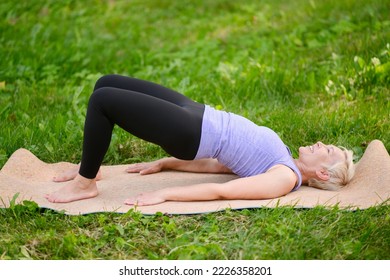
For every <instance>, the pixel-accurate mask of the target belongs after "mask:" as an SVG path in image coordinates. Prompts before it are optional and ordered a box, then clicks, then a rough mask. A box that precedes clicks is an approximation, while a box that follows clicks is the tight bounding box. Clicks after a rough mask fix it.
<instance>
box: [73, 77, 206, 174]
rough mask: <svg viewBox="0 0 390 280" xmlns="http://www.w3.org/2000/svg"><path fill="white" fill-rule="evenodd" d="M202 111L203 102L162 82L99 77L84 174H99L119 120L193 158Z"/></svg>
mask: <svg viewBox="0 0 390 280" xmlns="http://www.w3.org/2000/svg"><path fill="white" fill-rule="evenodd" d="M203 111H204V105H203V104H200V103H197V102H195V101H193V100H191V99H189V98H187V97H186V96H184V95H182V94H180V93H178V92H176V91H173V90H171V89H168V88H165V87H163V86H160V85H158V84H154V83H151V82H147V81H143V80H138V79H134V78H129V77H123V76H119V75H107V76H104V77H102V78H100V79H99V80H98V81H97V82H96V85H95V88H94V92H93V94H92V95H91V97H90V100H89V104H88V110H87V116H86V120H85V126H84V142H83V154H82V159H81V166H80V171H79V172H80V175H82V176H84V177H86V178H90V179H92V178H95V177H96V174H97V172H98V170H99V167H100V165H101V163H102V161H103V158H104V155H105V154H106V152H107V149H108V147H109V145H110V141H111V136H112V130H113V128H114V125H115V124H117V125H118V126H120V127H121V128H123V129H124V130H126V131H128V132H129V133H131V134H133V135H135V136H137V137H139V138H141V139H144V140H146V141H148V142H152V143H155V144H157V145H159V146H161V147H162V148H163V149H164V150H165V151H166V152H167V153H168V154H170V155H171V156H174V157H177V158H180V159H185V160H190V159H194V157H195V156H196V153H197V151H198V147H199V142H200V136H201V129H202V118H203Z"/></svg>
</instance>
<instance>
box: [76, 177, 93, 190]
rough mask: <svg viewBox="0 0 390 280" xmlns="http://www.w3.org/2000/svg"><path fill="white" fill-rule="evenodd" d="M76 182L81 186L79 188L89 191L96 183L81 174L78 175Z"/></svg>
mask: <svg viewBox="0 0 390 280" xmlns="http://www.w3.org/2000/svg"><path fill="white" fill-rule="evenodd" d="M74 180H75V182H77V183H78V184H79V187H80V188H82V189H88V188H89V187H90V186H91V184H93V183H95V179H89V178H86V177H84V176H82V175H80V174H77V176H76V178H74Z"/></svg>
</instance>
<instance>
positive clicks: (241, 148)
mask: <svg viewBox="0 0 390 280" xmlns="http://www.w3.org/2000/svg"><path fill="white" fill-rule="evenodd" d="M201 158H216V159H217V160H218V161H219V162H220V163H221V164H223V165H225V166H226V167H228V168H229V169H230V170H232V172H233V173H235V174H237V175H238V176H239V177H249V176H254V175H258V174H261V173H264V172H266V171H267V170H268V169H270V168H271V167H272V166H274V165H276V164H283V165H286V166H288V167H290V168H291V169H292V170H293V171H294V172H295V174H296V175H297V177H298V182H297V184H296V186H295V187H294V189H293V190H296V189H298V188H299V187H300V185H301V184H302V175H301V173H300V171H299V169H298V167H297V166H296V165H295V163H294V160H293V158H292V155H291V151H290V149H289V148H288V147H287V146H286V145H285V144H284V143H283V142H282V140H281V139H280V137H279V136H278V135H277V134H276V133H275V132H274V131H273V130H271V129H269V128H268V127H264V126H258V125H256V124H255V123H253V122H252V121H250V120H248V119H246V118H244V117H241V116H239V115H236V114H234V113H228V112H224V111H219V110H216V109H214V108H212V107H210V106H208V105H206V107H205V111H204V115H203V122H202V134H201V139H200V144H199V149H198V152H197V155H196V157H195V159H201Z"/></svg>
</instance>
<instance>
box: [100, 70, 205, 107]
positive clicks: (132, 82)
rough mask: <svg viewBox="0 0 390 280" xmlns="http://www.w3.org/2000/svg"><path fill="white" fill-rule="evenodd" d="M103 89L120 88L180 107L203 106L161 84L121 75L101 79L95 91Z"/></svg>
mask: <svg viewBox="0 0 390 280" xmlns="http://www.w3.org/2000/svg"><path fill="white" fill-rule="evenodd" d="M102 87H111V88H119V89H125V90H130V91H135V92H139V93H143V94H146V95H150V96H153V97H155V98H159V99H163V100H165V101H168V102H171V103H174V104H176V105H179V106H182V107H184V106H189V107H192V106H195V107H200V105H201V104H199V103H197V102H195V101H193V100H191V99H190V98H188V97H186V96H185V95H183V94H181V93H179V92H176V91H174V90H172V89H170V88H167V87H164V86H161V85H159V84H156V83H153V82H149V81H144V80H140V79H136V78H132V77H126V76H121V75H106V76H103V77H101V78H100V79H99V80H98V81H97V82H96V85H95V88H94V91H95V90H97V89H99V88H102Z"/></svg>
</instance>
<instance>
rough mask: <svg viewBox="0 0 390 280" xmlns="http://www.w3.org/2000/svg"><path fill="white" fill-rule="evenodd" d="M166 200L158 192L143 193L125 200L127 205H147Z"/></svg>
mask: <svg viewBox="0 0 390 280" xmlns="http://www.w3.org/2000/svg"><path fill="white" fill-rule="evenodd" d="M163 202H165V199H164V198H163V197H162V196H161V195H160V194H159V193H158V192H147V193H141V194H139V195H137V196H133V197H129V198H128V199H126V200H125V204H126V205H134V206H147V205H155V204H160V203H163Z"/></svg>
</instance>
